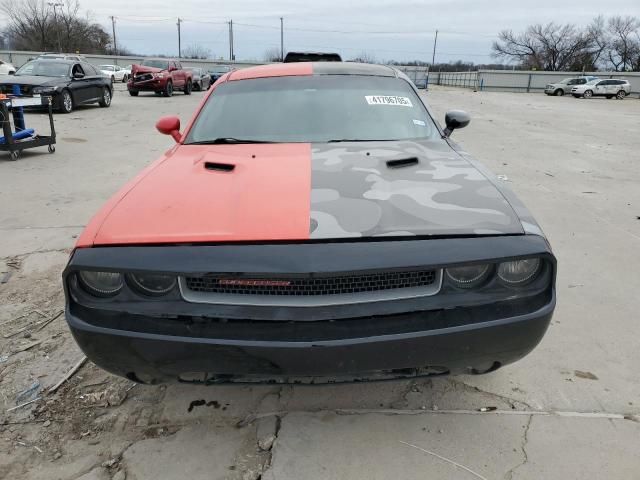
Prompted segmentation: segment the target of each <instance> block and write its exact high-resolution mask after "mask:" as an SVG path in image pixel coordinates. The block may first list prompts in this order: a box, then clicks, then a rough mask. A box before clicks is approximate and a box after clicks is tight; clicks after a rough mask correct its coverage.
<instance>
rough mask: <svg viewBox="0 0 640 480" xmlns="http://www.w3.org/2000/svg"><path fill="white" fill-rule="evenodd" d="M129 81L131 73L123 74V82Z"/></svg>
mask: <svg viewBox="0 0 640 480" xmlns="http://www.w3.org/2000/svg"><path fill="white" fill-rule="evenodd" d="M128 81H129V75H127V74H126V73H125V74H124V75H123V76H122V83H127V82H128Z"/></svg>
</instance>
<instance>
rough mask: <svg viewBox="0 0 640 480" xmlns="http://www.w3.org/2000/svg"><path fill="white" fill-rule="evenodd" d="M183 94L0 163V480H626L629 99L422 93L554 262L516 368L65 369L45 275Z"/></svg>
mask: <svg viewBox="0 0 640 480" xmlns="http://www.w3.org/2000/svg"><path fill="white" fill-rule="evenodd" d="M118 88H119V89H120V90H121V89H122V87H121V86H119V87H118ZM201 98H202V94H198V93H196V94H194V95H192V96H191V97H185V96H183V95H182V94H176V95H175V96H174V97H173V98H170V99H164V98H156V97H154V96H153V95H151V96H148V95H142V96H140V97H138V98H130V97H129V96H127V95H126V92H123V91H122V90H121V91H119V92H118V93H117V94H116V96H115V98H114V101H113V105H112V107H111V108H110V109H108V110H104V109H99V108H93V107H91V108H82V109H79V110H78V111H76V112H74V113H72V114H70V115H58V116H56V118H55V120H56V128H57V129H58V135H59V143H58V149H57V153H55V154H54V155H49V154H47V153H46V150H44V151H42V152H37V151H34V152H33V153H25V154H24V156H23V157H22V158H21V159H20V160H19V161H18V162H10V161H9V160H8V156H6V155H4V154H0V282H2V283H0V478H7V479H15V480H20V479H47V480H51V479H64V480H67V479H84V480H88V479H100V480H101V479H114V480H124V479H133V480H135V479H146V478H162V479H164V478H167V479H173V478H188V479H190V480H197V479H201V478H202V479H204V478H207V479H222V478H230V479H257V478H263V479H276V478H278V479H283V478H291V479H301V478H305V479H334V478H335V479H338V478H351V479H361V478H362V479H365V478H366V479H369V480H370V479H388V478H392V477H396V478H403V479H414V478H415V479H418V478H421V479H422V478H426V477H428V478H452V479H453V478H455V479H461V478H481V479H482V478H484V479H497V478H505V479H541V478H544V479H547V480H549V479H567V478H581V479H602V478H628V479H631V478H639V475H640V474H639V473H638V472H640V455H638V452H640V423H639V415H640V379H639V376H638V365H640V348H638V347H639V346H640V340H639V336H638V311H640V295H638V294H637V292H638V291H640V275H639V274H638V269H639V267H640V153H638V152H640V135H639V134H638V131H639V128H640V101H639V100H638V99H632V98H628V99H626V100H624V101H615V100H604V99H603V100H600V99H598V100H595V99H594V100H577V99H574V98H556V97H546V96H544V95H542V94H513V93H474V92H471V91H467V90H457V89H444V88H434V89H432V90H431V91H429V92H428V93H427V94H426V98H427V100H428V102H429V103H430V104H431V105H432V107H433V109H434V111H435V113H436V114H437V116H438V118H443V117H444V112H445V111H446V110H447V109H450V108H451V109H452V108H461V109H465V110H467V111H469V112H470V113H471V115H472V123H471V125H470V126H469V127H468V128H466V129H464V130H460V131H458V132H455V133H454V138H455V139H456V140H458V141H459V142H461V143H462V144H463V146H464V147H465V149H466V150H467V151H469V152H471V153H472V154H474V155H475V156H476V157H478V158H479V159H481V160H482V161H484V162H485V163H486V164H487V165H488V166H489V167H490V168H491V169H492V170H493V171H494V172H495V173H497V174H499V175H501V176H502V177H501V178H502V179H503V181H505V182H508V183H509V185H510V186H511V187H512V188H513V189H514V190H515V191H516V192H517V193H518V195H519V196H520V197H521V199H523V200H524V201H525V203H526V204H527V205H528V206H529V208H530V209H531V210H532V211H533V213H534V214H535V216H536V218H537V219H538V221H539V222H540V223H541V225H542V227H543V229H544V230H545V231H546V233H547V234H548V236H549V238H550V241H551V243H552V245H553V247H554V250H555V253H556V255H557V257H558V262H559V276H558V307H557V310H556V315H555V317H554V320H553V322H552V325H551V327H550V329H549V332H548V333H547V335H546V337H545V338H544V340H543V341H542V343H541V345H540V346H539V347H538V348H537V349H536V350H535V351H534V352H533V353H532V354H531V355H529V356H528V357H526V358H525V359H524V360H522V361H520V362H518V363H517V364H514V365H510V366H507V367H505V368H503V369H501V370H498V371H497V372H495V373H492V374H490V375H486V376H474V377H470V376H460V377H451V378H433V379H423V380H413V381H394V382H385V383H371V384H355V385H339V386H323V387H290V386H284V387H278V386H216V387H193V386H184V385H166V386H164V385H163V386H143V385H135V384H133V383H131V382H130V381H128V380H124V379H120V378H116V377H113V376H111V375H109V374H107V373H105V372H103V371H101V370H100V369H98V368H97V367H95V366H94V365H92V364H91V363H90V362H88V361H87V362H81V360H82V358H83V355H82V353H81V352H80V351H79V349H78V348H77V347H76V345H75V343H74V341H73V338H72V337H71V336H70V334H69V332H68V330H67V328H66V324H65V320H64V316H63V315H61V312H62V309H63V306H64V298H63V294H62V288H61V281H60V274H61V271H62V269H63V267H64V265H65V263H66V260H67V257H68V255H69V252H70V249H71V248H72V247H73V244H74V241H75V238H76V237H77V235H78V234H79V233H80V231H81V230H82V226H83V225H84V224H85V223H86V222H87V221H88V220H89V218H90V217H91V215H92V214H93V213H94V212H95V211H96V210H97V209H98V208H99V206H100V205H101V204H102V203H103V202H104V201H105V200H106V199H107V198H108V197H109V196H110V195H111V194H112V193H113V192H115V191H116V190H117V189H118V187H119V186H121V185H122V184H123V183H124V182H125V181H126V180H127V179H129V178H131V177H132V176H133V175H134V174H135V173H136V172H137V171H139V170H140V169H141V168H142V167H144V166H145V165H147V164H148V163H149V162H151V161H152V160H153V159H154V158H155V157H156V156H157V155H158V154H159V153H160V152H162V151H163V150H164V149H166V148H168V147H169V146H170V145H171V141H170V139H169V138H168V137H163V136H161V135H159V134H157V133H155V131H154V128H153V126H154V123H155V121H156V119H157V118H158V117H160V116H161V115H167V114H179V115H180V116H181V118H182V120H183V122H186V120H187V119H188V118H189V115H190V114H191V112H192V111H193V110H194V109H195V107H196V105H197V104H198V102H199V101H200V99H201ZM27 124H28V125H29V126H36V127H42V128H44V126H45V125H46V121H45V117H44V116H42V115H39V114H30V115H28V117H27ZM78 366H79V368H78V369H77V371H76V372H75V374H73V375H72V376H71V377H70V378H69V379H68V380H67V381H65V382H63V383H62V384H61V385H60V387H59V388H58V389H57V390H55V391H52V387H54V386H56V384H58V383H59V381H60V380H63V379H64V378H65V377H66V376H67V374H68V373H69V372H70V371H72V370H73V369H74V368H76V367H78ZM33 400H35V401H33ZM30 401H32V403H29V404H27V405H24V406H20V405H22V404H25V403H27V402H30ZM17 406H19V408H16V407H17ZM482 409H486V410H489V411H487V412H483V411H481V410H482Z"/></svg>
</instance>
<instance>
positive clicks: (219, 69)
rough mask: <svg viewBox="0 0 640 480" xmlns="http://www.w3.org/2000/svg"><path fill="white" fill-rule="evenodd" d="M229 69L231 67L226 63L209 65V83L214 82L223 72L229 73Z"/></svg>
mask: <svg viewBox="0 0 640 480" xmlns="http://www.w3.org/2000/svg"><path fill="white" fill-rule="evenodd" d="M230 71H231V67H230V66H228V65H216V66H215V67H211V68H210V69H209V75H211V84H212V85H213V84H214V83H216V80H218V79H219V78H220V77H221V76H223V75H224V74H225V73H229V72H230Z"/></svg>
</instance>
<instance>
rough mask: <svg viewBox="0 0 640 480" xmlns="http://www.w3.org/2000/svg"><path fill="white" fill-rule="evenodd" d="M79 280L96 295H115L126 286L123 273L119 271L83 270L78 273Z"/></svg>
mask: <svg viewBox="0 0 640 480" xmlns="http://www.w3.org/2000/svg"><path fill="white" fill-rule="evenodd" d="M78 281H79V282H80V285H81V286H82V288H83V289H84V290H85V291H86V292H87V293H90V294H91V295H93V296H96V297H113V296H114V295H117V294H118V292H119V291H120V290H122V287H123V286H124V281H123V278H122V274H120V273H117V272H115V273H114V272H91V271H87V270H82V271H80V272H79V273H78Z"/></svg>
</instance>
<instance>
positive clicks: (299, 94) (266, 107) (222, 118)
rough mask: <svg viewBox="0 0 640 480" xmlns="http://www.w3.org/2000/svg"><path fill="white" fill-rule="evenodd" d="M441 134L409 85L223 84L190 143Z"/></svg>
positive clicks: (335, 78)
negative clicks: (216, 140)
mask: <svg viewBox="0 0 640 480" xmlns="http://www.w3.org/2000/svg"><path fill="white" fill-rule="evenodd" d="M436 134H437V129H436V127H435V125H434V123H433V121H432V120H431V118H430V117H429V114H428V113H427V110H426V108H425V107H424V105H423V104H422V102H421V101H420V99H419V98H418V96H417V95H416V94H415V92H414V90H413V89H412V88H411V86H410V85H409V84H408V83H407V82H406V81H404V80H401V79H398V78H391V77H375V76H356V75H352V76H344V75H322V76H320V75H315V76H292V77H276V78H262V79H252V80H240V81H235V82H234V81H232V82H227V83H225V84H223V85H220V87H218V88H217V89H216V91H215V94H213V95H211V96H210V97H209V99H208V101H207V103H206V104H205V106H204V107H203V109H202V111H201V113H200V115H198V118H197V119H196V121H195V123H194V125H193V128H192V129H191V131H190V133H189V135H188V138H187V140H186V143H198V142H202V143H206V142H212V141H214V140H215V139H224V138H233V139H240V140H242V141H265V142H278V143H280V142H329V141H332V140H333V141H341V140H342V141H347V140H353V141H367V140H401V139H414V138H415V139H425V138H431V137H434V136H435V135H436Z"/></svg>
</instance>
